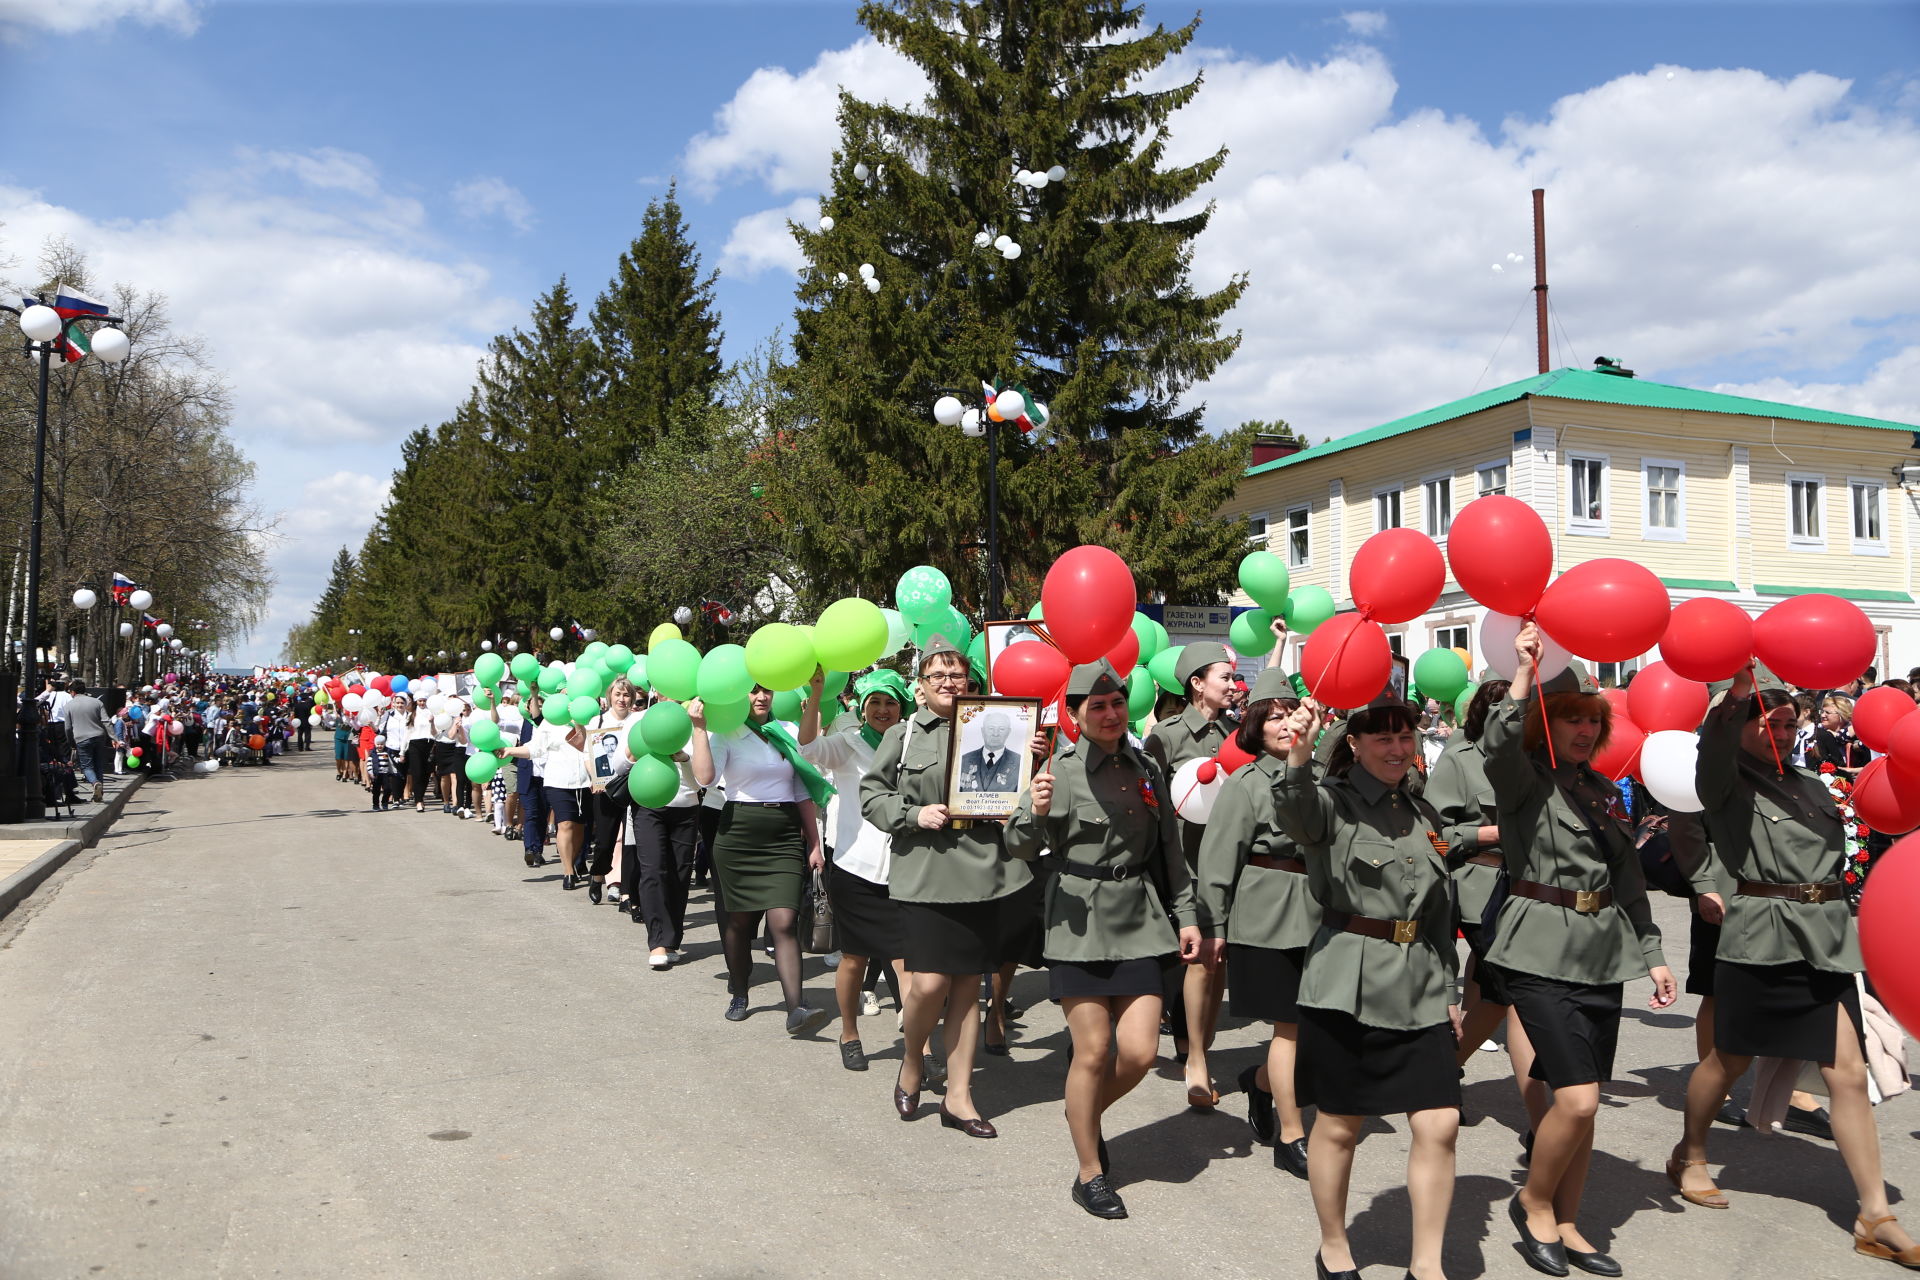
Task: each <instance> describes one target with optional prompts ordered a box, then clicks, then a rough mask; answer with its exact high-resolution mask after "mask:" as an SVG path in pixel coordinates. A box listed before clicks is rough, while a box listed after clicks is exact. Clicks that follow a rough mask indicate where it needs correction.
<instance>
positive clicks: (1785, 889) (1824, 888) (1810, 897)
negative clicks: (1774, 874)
mask: <svg viewBox="0 0 1920 1280" xmlns="http://www.w3.org/2000/svg"><path fill="white" fill-rule="evenodd" d="M1733 891H1734V892H1735V893H1737V894H1739V895H1740V896H1741V897H1743V898H1785V899H1787V900H1788V901H1789V902H1811V903H1820V902H1838V901H1840V899H1842V898H1844V897H1845V896H1846V894H1847V886H1846V885H1845V883H1843V882H1842V881H1839V880H1827V881H1824V882H1822V883H1820V884H1768V883H1767V882H1766V881H1764V880H1742V881H1740V882H1739V883H1738V884H1737V885H1736V886H1735V887H1734V890H1733Z"/></svg>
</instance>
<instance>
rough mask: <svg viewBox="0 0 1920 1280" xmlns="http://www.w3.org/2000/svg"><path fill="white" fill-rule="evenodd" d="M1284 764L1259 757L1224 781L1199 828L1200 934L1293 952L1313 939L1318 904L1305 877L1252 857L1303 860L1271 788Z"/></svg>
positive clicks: (1317, 921)
mask: <svg viewBox="0 0 1920 1280" xmlns="http://www.w3.org/2000/svg"><path fill="white" fill-rule="evenodd" d="M1285 767H1286V765H1285V762H1283V761H1281V760H1277V759H1275V758H1274V757H1272V756H1269V755H1262V756H1261V757H1260V758H1259V759H1257V760H1255V761H1253V762H1252V763H1251V764H1248V765H1245V766H1243V767H1242V768H1240V769H1239V770H1238V771H1236V772H1235V773H1234V775H1233V776H1232V777H1230V778H1228V779H1227V781H1226V785H1225V786H1224V787H1223V788H1222V789H1221V792H1220V797H1219V799H1218V800H1216V801H1215V802H1214V805H1213V816H1212V817H1211V818H1209V819H1208V820H1207V825H1206V826H1205V827H1203V828H1201V830H1202V831H1204V832H1205V834H1204V835H1203V836H1202V837H1201V839H1200V863H1199V868H1198V872H1197V874H1196V875H1195V877H1194V884H1195V894H1196V896H1197V898H1198V902H1199V908H1200V917H1199V923H1200V932H1201V933H1202V934H1204V935H1205V936H1207V937H1209V938H1221V937H1224V938H1225V939H1226V940H1227V941H1228V942H1232V943H1237V944H1238V945H1241V946H1247V947H1274V948H1278V949H1281V950H1288V949H1291V948H1294V947H1304V946H1306V945H1307V944H1308V943H1309V942H1312V941H1313V931H1314V930H1315V929H1317V928H1319V927H1320V904H1319V903H1318V902H1317V901H1315V900H1314V896H1313V890H1312V888H1311V887H1310V886H1309V885H1308V883H1307V877H1306V876H1304V875H1302V874H1300V873H1299V872H1297V871H1283V870H1280V869H1279V868H1277V867H1256V866H1253V865H1251V864H1249V863H1248V861H1247V859H1249V858H1252V857H1267V858H1301V859H1303V860H1304V858H1305V857H1306V855H1305V853H1304V852H1303V851H1302V850H1301V849H1300V847H1299V846H1298V845H1297V844H1296V843H1295V842H1294V839H1293V837H1292V836H1291V835H1289V834H1288V833H1287V831H1286V829H1285V828H1283V827H1282V826H1281V824H1280V808H1279V806H1278V804H1276V803H1275V801H1274V795H1273V788H1274V784H1275V783H1277V782H1278V781H1279V780H1280V771H1281V770H1282V769H1284V768H1285Z"/></svg>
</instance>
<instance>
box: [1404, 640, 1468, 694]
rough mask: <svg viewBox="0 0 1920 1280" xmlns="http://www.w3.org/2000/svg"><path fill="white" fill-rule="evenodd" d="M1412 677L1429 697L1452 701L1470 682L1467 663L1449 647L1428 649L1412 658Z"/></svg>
mask: <svg viewBox="0 0 1920 1280" xmlns="http://www.w3.org/2000/svg"><path fill="white" fill-rule="evenodd" d="M1413 678H1414V680H1415V682H1417V683H1418V684H1419V686H1420V687H1421V688H1422V689H1424V690H1426V691H1427V695H1428V696H1429V697H1433V698H1438V699H1439V700H1440V701H1442V702H1452V701H1453V700H1454V699H1455V698H1458V697H1459V696H1460V691H1461V690H1462V689H1465V688H1466V687H1467V685H1468V684H1469V683H1471V677H1470V676H1469V675H1468V673H1467V664H1466V663H1464V662H1462V661H1460V655H1459V654H1457V653H1455V652H1454V651H1453V650H1451V649H1429V650H1427V651H1426V652H1425V653H1423V654H1421V655H1420V656H1419V657H1418V658H1415V659H1414V660H1413Z"/></svg>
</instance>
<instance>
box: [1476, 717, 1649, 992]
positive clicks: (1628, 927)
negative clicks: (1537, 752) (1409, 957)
mask: <svg viewBox="0 0 1920 1280" xmlns="http://www.w3.org/2000/svg"><path fill="white" fill-rule="evenodd" d="M1525 716H1526V705H1525V704H1524V703H1520V702H1515V701H1514V700H1513V699H1512V698H1507V699H1504V700H1503V701H1502V702H1501V703H1500V705H1499V706H1497V707H1495V708H1494V709H1493V712H1492V713H1491V714H1490V715H1488V717H1487V725H1486V730H1485V732H1484V733H1482V734H1481V737H1480V742H1481V745H1482V746H1483V747H1484V748H1485V751H1486V762H1487V777H1488V778H1489V779H1491V780H1492V782H1493V790H1494V795H1495V796H1496V797H1497V798H1498V800H1499V810H1498V813H1499V819H1500V820H1499V822H1498V823H1497V824H1496V825H1498V826H1499V828H1500V845H1501V852H1502V853H1503V854H1504V855H1505V857H1506V871H1507V874H1508V875H1509V876H1510V877H1512V878H1513V879H1514V880H1531V881H1533V882H1534V883H1536V884H1544V885H1551V886H1553V887H1554V888H1558V889H1570V890H1589V891H1598V890H1601V889H1611V890H1612V891H1613V900H1612V901H1611V902H1610V903H1608V904H1607V905H1606V906H1604V907H1602V908H1601V909H1600V910H1598V911H1595V912H1590V913H1589V912H1581V911H1576V910H1574V908H1572V907H1561V906H1555V905H1554V904H1552V903H1550V902H1537V901H1535V900H1534V899H1532V898H1523V897H1520V896H1519V895H1518V894H1515V895H1513V896H1511V897H1509V898H1508V899H1507V901H1506V903H1505V905H1503V906H1502V907H1501V908H1500V916H1499V919H1498V920H1496V921H1495V922H1494V939H1493V943H1492V945H1491V946H1490V947H1488V949H1487V959H1488V960H1489V961H1491V962H1492V963H1494V964H1497V965H1501V966H1503V967H1505V968H1508V969H1512V970H1515V971H1516V972H1519V973H1530V974H1533V975H1535V976H1537V977H1542V978H1553V979H1555V980H1557V981H1560V982H1573V983H1580V984H1583V985H1599V984H1601V983H1610V982H1624V981H1625V980H1626V979H1628V978H1633V977H1643V976H1645V975H1646V973H1647V971H1648V970H1650V969H1654V968H1658V967H1660V966H1662V965H1664V964H1666V957H1665V956H1664V955H1663V954H1662V953H1661V950H1660V930H1659V929H1658V928H1657V927H1655V925H1654V923H1653V913H1652V910H1651V909H1650V908H1649V907H1648V905H1647V885H1646V879H1645V877H1644V876H1643V875H1642V874H1641V871H1640V851H1639V850H1638V849H1637V848H1635V847H1634V843H1633V836H1632V834H1631V833H1630V832H1629V831H1628V830H1627V826H1626V823H1625V822H1624V821H1623V820H1622V819H1621V818H1620V817H1618V816H1616V814H1617V810H1618V805H1619V795H1620V793H1619V791H1618V790H1617V789H1616V788H1615V787H1614V785H1613V784H1612V783H1611V782H1609V781H1607V780H1606V779H1605V778H1603V777H1601V776H1600V775H1599V774H1598V773H1596V772H1594V771H1593V769H1592V768H1590V767H1589V766H1587V765H1584V764H1583V765H1579V766H1574V765H1562V766H1560V770H1559V778H1560V780H1559V781H1556V779H1555V775H1554V774H1553V773H1552V772H1551V771H1549V769H1548V767H1547V764H1546V762H1545V761H1543V760H1539V759H1537V758H1535V756H1534V755H1532V754H1531V753H1529V752H1528V751H1527V749H1526V743H1525V739H1524V737H1523V732H1524V730H1523V725H1524V719H1525ZM1569 793H1571V794H1569Z"/></svg>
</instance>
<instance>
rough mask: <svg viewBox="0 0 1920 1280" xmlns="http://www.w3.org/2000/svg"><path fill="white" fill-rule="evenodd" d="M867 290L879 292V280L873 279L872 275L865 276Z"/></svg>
mask: <svg viewBox="0 0 1920 1280" xmlns="http://www.w3.org/2000/svg"><path fill="white" fill-rule="evenodd" d="M867 292H868V293H878V292H880V282H879V281H878V280H875V279H874V278H873V277H872V276H868V277H867Z"/></svg>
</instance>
